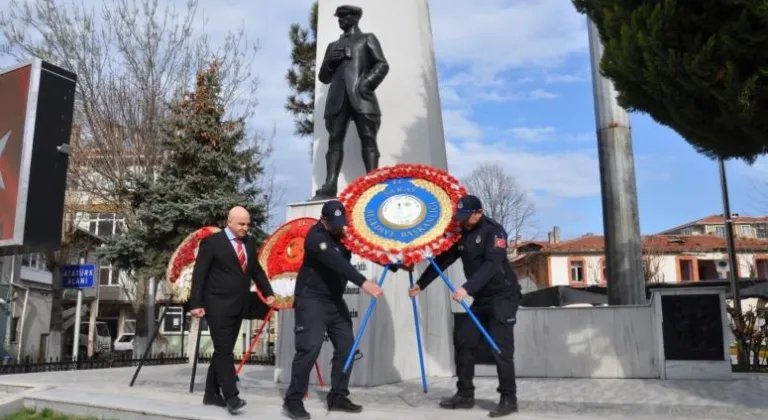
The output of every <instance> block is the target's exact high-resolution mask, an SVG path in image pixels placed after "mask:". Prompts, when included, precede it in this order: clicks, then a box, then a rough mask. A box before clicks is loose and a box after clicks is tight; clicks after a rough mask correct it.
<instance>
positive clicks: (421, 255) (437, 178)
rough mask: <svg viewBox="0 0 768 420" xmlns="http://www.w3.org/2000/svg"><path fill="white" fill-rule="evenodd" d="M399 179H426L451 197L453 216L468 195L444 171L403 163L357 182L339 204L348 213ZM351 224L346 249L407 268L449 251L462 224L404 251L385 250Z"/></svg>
mask: <svg viewBox="0 0 768 420" xmlns="http://www.w3.org/2000/svg"><path fill="white" fill-rule="evenodd" d="M398 178H415V179H423V180H426V181H429V182H431V183H433V184H435V185H436V186H438V187H439V188H440V189H441V190H443V191H444V192H445V193H446V194H447V195H448V196H449V198H450V201H451V205H452V208H451V209H450V211H451V212H454V211H455V210H456V205H457V203H458V201H459V199H460V198H461V197H462V196H464V195H465V194H466V190H465V189H464V187H462V186H461V184H460V183H459V181H458V180H457V179H456V178H454V177H453V176H451V175H450V174H449V173H448V172H447V171H445V170H442V169H438V168H435V167H432V166H428V165H421V164H407V163H402V164H398V165H394V166H386V167H381V168H378V169H376V170H373V171H371V172H370V173H368V174H367V175H365V176H363V177H360V178H358V179H357V180H355V182H353V183H351V184H349V185H348V186H347V188H345V189H344V191H342V193H341V194H339V201H341V202H342V204H344V206H345V207H346V208H347V209H348V211H349V210H351V209H352V208H353V207H354V205H355V204H356V203H357V201H358V200H359V199H360V196H361V195H362V194H363V193H364V192H365V191H367V190H369V189H370V188H371V187H373V186H375V185H377V184H380V183H382V182H385V181H388V180H390V179H398ZM348 224H349V226H348V229H347V234H346V235H344V237H343V238H342V242H343V243H344V245H345V246H347V247H348V248H349V249H350V250H351V251H352V252H353V253H355V254H357V255H359V256H360V257H361V258H364V259H367V260H369V261H374V262H376V263H379V264H382V265H386V264H390V263H391V262H392V259H393V258H394V257H395V256H396V257H397V258H399V259H401V261H402V263H403V264H406V265H411V264H414V263H417V262H421V261H423V260H424V259H425V258H426V257H425V255H435V256H436V255H439V254H440V253H442V252H445V251H447V250H448V249H449V248H450V247H451V246H453V244H454V243H456V241H457V240H458V239H459V235H458V233H459V224H458V223H457V222H456V221H455V220H453V219H451V221H450V222H449V224H448V227H447V228H446V231H445V232H444V234H443V235H442V236H440V237H439V238H436V239H435V240H433V241H431V242H430V243H427V244H425V245H422V246H419V247H405V248H404V249H402V250H398V249H389V250H384V249H380V247H378V246H376V245H375V244H373V243H370V241H368V240H366V239H365V238H364V237H363V236H362V235H360V233H359V231H358V229H357V227H356V226H355V223H354V220H353V219H352V218H349V220H348Z"/></svg>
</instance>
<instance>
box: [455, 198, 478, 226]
mask: <svg viewBox="0 0 768 420" xmlns="http://www.w3.org/2000/svg"><path fill="white" fill-rule="evenodd" d="M482 209H483V203H482V202H481V201H480V199H479V198H477V197H475V196H474V195H465V196H464V197H461V198H460V199H459V203H458V204H457V205H456V219H457V220H459V221H460V222H463V221H465V220H467V219H469V216H471V215H472V214H473V213H475V212H476V211H478V210H482Z"/></svg>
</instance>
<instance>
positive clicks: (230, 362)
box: [205, 316, 243, 399]
mask: <svg viewBox="0 0 768 420" xmlns="http://www.w3.org/2000/svg"><path fill="white" fill-rule="evenodd" d="M205 320H206V321H207V322H208V329H209V331H210V333H211V341H213V357H212V358H211V365H210V366H208V376H207V377H206V379H205V394H206V395H215V394H218V393H219V390H221V394H222V395H223V396H224V398H226V399H229V398H232V397H236V396H237V395H238V394H239V392H238V391H237V384H235V357H234V355H233V354H232V352H233V351H234V350H235V343H236V342H237V335H238V333H239V332H240V325H241V323H242V322H243V320H242V317H239V316H238V317H222V316H206V317H205Z"/></svg>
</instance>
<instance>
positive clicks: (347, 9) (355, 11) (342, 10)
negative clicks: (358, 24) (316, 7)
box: [333, 5, 363, 16]
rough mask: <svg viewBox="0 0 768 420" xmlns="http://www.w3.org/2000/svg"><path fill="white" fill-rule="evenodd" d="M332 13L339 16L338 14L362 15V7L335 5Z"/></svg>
mask: <svg viewBox="0 0 768 420" xmlns="http://www.w3.org/2000/svg"><path fill="white" fill-rule="evenodd" d="M333 15H334V16H339V15H358V16H362V15H363V9H361V8H359V7H357V6H349V5H344V6H339V7H337V8H336V13H334V14H333Z"/></svg>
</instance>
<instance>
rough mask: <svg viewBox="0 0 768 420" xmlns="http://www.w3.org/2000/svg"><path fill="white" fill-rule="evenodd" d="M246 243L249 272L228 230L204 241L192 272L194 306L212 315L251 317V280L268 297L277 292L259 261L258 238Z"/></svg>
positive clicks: (192, 305) (248, 240) (190, 304)
mask: <svg viewBox="0 0 768 420" xmlns="http://www.w3.org/2000/svg"><path fill="white" fill-rule="evenodd" d="M243 245H244V246H245V252H246V257H247V259H248V263H247V267H246V270H245V272H244V271H243V270H242V269H241V268H240V263H239V261H238V260H237V253H236V252H235V248H234V247H233V246H232V244H231V243H230V241H229V238H228V237H227V234H226V232H225V231H224V230H222V231H221V232H219V233H216V234H213V235H211V236H209V237H207V238H205V239H203V240H202V241H200V248H199V250H198V253H197V259H196V260H195V269H194V271H193V272H192V290H191V296H190V299H189V300H190V302H189V307H190V308H191V309H196V308H204V309H205V313H206V316H211V317H218V316H223V317H241V318H244V317H247V316H248V313H249V311H250V310H251V309H252V308H250V306H251V305H252V301H251V300H252V299H251V298H252V297H251V296H250V295H252V294H253V293H251V291H250V289H251V280H253V281H254V282H256V286H257V287H258V288H259V290H260V291H261V294H262V295H264V297H269V296H272V295H273V292H272V286H270V284H269V280H268V279H267V275H266V273H265V272H264V270H263V269H262V268H261V265H260V264H259V261H258V257H257V252H256V241H255V240H254V239H252V238H246V239H245V241H244V244H243Z"/></svg>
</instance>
